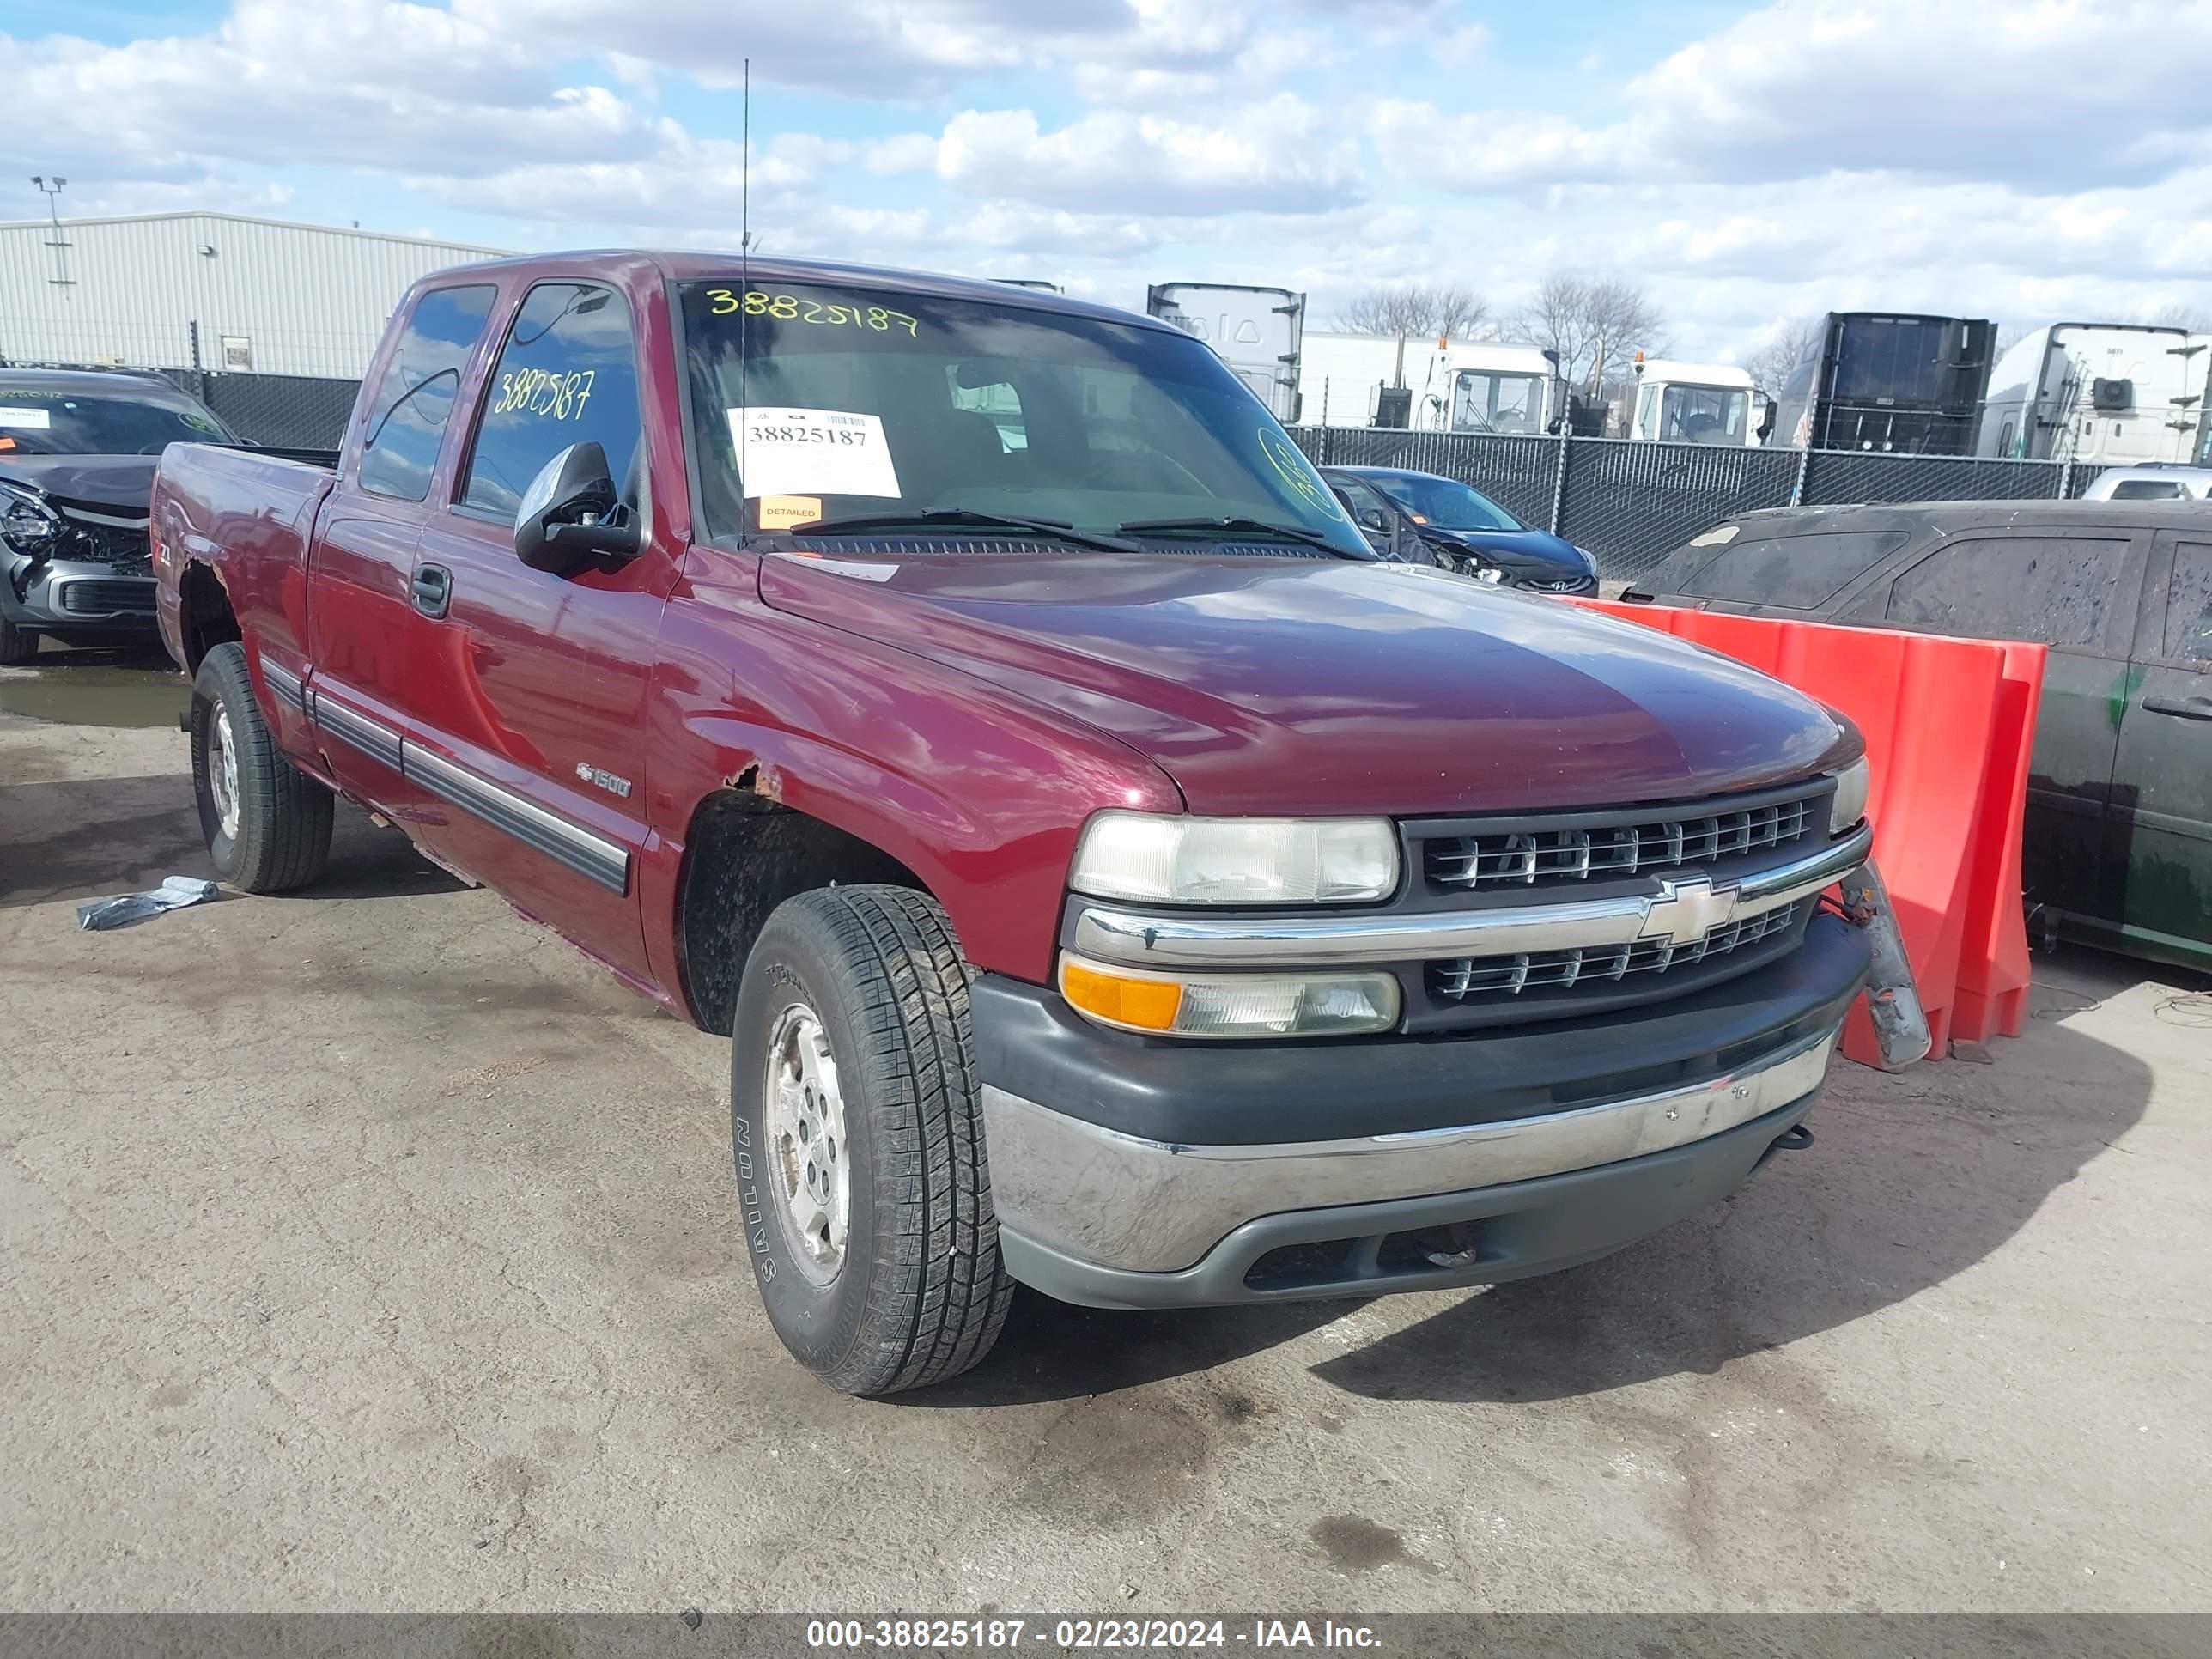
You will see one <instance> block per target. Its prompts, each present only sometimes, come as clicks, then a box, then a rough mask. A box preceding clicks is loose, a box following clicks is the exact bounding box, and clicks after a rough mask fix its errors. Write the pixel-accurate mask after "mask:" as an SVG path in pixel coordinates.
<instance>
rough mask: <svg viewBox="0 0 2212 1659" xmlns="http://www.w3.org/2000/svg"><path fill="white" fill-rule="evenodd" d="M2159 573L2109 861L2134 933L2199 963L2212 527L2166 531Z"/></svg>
mask: <svg viewBox="0 0 2212 1659" xmlns="http://www.w3.org/2000/svg"><path fill="white" fill-rule="evenodd" d="M2151 573H2152V586H2150V587H2149V588H2148V589H2147V590H2146V602H2145V604H2144V605H2143V607H2142V631H2141V633H2140V635H2139V636H2138V645H2137V650H2136V665H2135V667H2134V669H2133V671H2131V672H2130V675H2129V677H2128V679H2129V684H2130V687H2131V688H2132V693H2131V695H2130V696H2128V698H2127V699H2126V712H2125V714H2124V715H2123V716H2122V717H2121V721H2120V743H2119V753H2118V757H2117V759H2116V760H2115V761H2114V763H2113V767H2112V825H2111V840H2110V842H2109V843H2108V845H2109V848H2110V852H2109V855H2108V861H2109V862H2110V863H2111V865H2112V866H2113V867H2114V868H2115V869H2117V870H2118V871H2120V872H2122V876H2121V879H2122V880H2123V882H2124V893H2123V896H2122V901H2123V902H2122V908H2121V912H2120V922H2121V925H2122V927H2124V929H2125V931H2126V932H2127V933H2128V934H2129V935H2130V937H2131V938H2133V939H2136V940H2137V941H2139V942H2142V943H2146V944H2151V945H2166V946H2167V947H2168V948H2169V949H2170V950H2173V951H2175V953H2176V954H2180V955H2190V954H2191V953H2192V952H2194V953H2196V954H2195V959H2196V960H2197V962H2198V963H2200V964H2203V963H2207V962H2208V960H2212V532H2182V531H2163V532H2160V534H2159V537H2158V543H2157V546H2156V548H2155V550H2154V552H2153V554H2152V556H2151ZM2161 576H2163V577H2164V578H2165V580H2164V581H2163V583H2162V584H2161V583H2160V577H2161ZM2160 586H2163V588H2164V592H2163V595H2162V596H2161V595H2160V592H2159V591H2158V590H2159V587H2160Z"/></svg>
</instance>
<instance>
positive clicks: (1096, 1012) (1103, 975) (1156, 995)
mask: <svg viewBox="0 0 2212 1659" xmlns="http://www.w3.org/2000/svg"><path fill="white" fill-rule="evenodd" d="M1060 995H1062V996H1064V997H1066V999H1067V1000H1068V1001H1069V1003H1070V1004H1071V1005H1073V1006H1074V1007H1075V1008H1077V1009H1078V1010H1079V1011H1080V1012H1084V1013H1086V1014H1089V1015H1090V1016H1091V1018H1093V1019H1098V1020H1103V1021H1105V1022H1106V1023H1107V1024H1109V1025H1121V1026H1127V1027H1128V1028H1129V1029H1131V1030H1139V1031H1171V1030H1174V1029H1175V1023H1176V1013H1177V1012H1179V1011H1180V1010H1181V1009H1182V986H1180V985H1178V984H1177V983H1176V981H1173V980H1170V979H1133V978H1130V977H1128V976H1127V975H1121V974H1111V973H1107V972H1105V971H1103V969H1097V968H1093V967H1091V966H1090V965H1089V964H1087V963H1080V962H1077V961H1075V960H1074V959H1073V957H1061V958H1060Z"/></svg>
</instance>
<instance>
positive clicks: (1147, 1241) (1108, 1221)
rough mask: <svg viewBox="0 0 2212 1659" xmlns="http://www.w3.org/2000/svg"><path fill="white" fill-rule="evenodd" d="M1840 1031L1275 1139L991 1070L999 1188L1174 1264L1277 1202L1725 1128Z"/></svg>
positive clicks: (1068, 1222) (1776, 1103) (1076, 1238)
mask: <svg viewBox="0 0 2212 1659" xmlns="http://www.w3.org/2000/svg"><path fill="white" fill-rule="evenodd" d="M1835 1042H1836V1032H1835V1031H1834V1030H1829V1031H1827V1032H1826V1034H1825V1035H1823V1036H1820V1037H1819V1038H1817V1039H1816V1040H1814V1042H1811V1043H1809V1044H1806V1043H1802V1042H1801V1043H1799V1044H1798V1045H1796V1046H1795V1047H1793V1048H1789V1049H1786V1050H1784V1051H1781V1052H1778V1053H1777V1054H1772V1055H1770V1056H1768V1057H1766V1058H1765V1059H1763V1060H1759V1061H1757V1062H1755V1063H1753V1064H1752V1065H1749V1066H1744V1067H1742V1068H1741V1069H1740V1070H1738V1071H1736V1072H1735V1073H1731V1074H1730V1075H1729V1076H1726V1077H1721V1078H1716V1079H1712V1080H1711V1081H1710V1082H1705V1083H1699V1084H1692V1085H1686V1086H1683V1087H1680V1088H1674V1089H1668V1090H1665V1091H1661V1092H1658V1093H1656V1094H1647V1095H1638V1096H1633V1097H1628V1098H1626V1099H1622V1100H1616V1101H1608V1102H1604V1103H1599V1104H1596V1105H1591V1106H1581V1107H1577V1108H1575V1109H1572V1110H1569V1111H1562V1112H1555V1113H1551V1114H1547V1115H1544V1116H1541V1117H1524V1118H1515V1119H1510V1120H1508V1121H1504V1122H1498V1123H1480V1124H1472V1125H1468V1126H1467V1127H1460V1128H1447V1129H1430V1130H1424V1131H1421V1132H1419V1133H1412V1134H1388V1135H1369V1136H1362V1137H1359V1138H1357V1139H1345V1140H1326V1141H1306V1142H1296V1143H1290V1144H1280V1145H1272V1146H1270V1145H1260V1146H1171V1145H1169V1144H1166V1143H1164V1142H1161V1141H1155V1140H1146V1139H1139V1138H1138V1137H1136V1136H1133V1135H1127V1134H1121V1133H1117V1132H1115V1131H1114V1130H1111V1129H1105V1128H1101V1127H1098V1126H1097V1125H1095V1124H1091V1123H1086V1122H1084V1121H1081V1120H1080V1119H1078V1118H1073V1117H1070V1116H1067V1115H1066V1114H1064V1113H1060V1112H1056V1111H1054V1110H1052V1109H1050V1108H1048V1107H1047V1106H1044V1105H1041V1104H1040V1103H1037V1102H1036V1101H1032V1100H1027V1099H1024V1098H1023V1097H1021V1096H1019V1095H1016V1094H1011V1093H1009V1092H1007V1091H1006V1090H1003V1089H1000V1088H995V1087H992V1086H990V1085H986V1086H985V1087H984V1089H983V1114H984V1122H985V1127H986V1133H987V1137H988V1145H989V1149H990V1160H991V1187H992V1194H993V1198H994V1203H995V1206H996V1208H997V1210H998V1213H999V1218H1000V1224H1001V1225H1003V1226H1005V1227H1006V1228H1007V1229H1008V1230H1010V1231H1014V1232H1017V1233H1018V1234H1020V1235H1021V1236H1022V1237H1024V1238H1026V1239H1030V1240H1033V1241H1035V1242H1036V1243H1039V1244H1042V1245H1044V1246H1047V1247H1048V1248H1049V1249H1053V1250H1054V1251H1057V1252H1059V1253H1060V1254H1062V1255H1068V1256H1073V1257H1076V1258H1079V1259H1080V1260H1082V1261H1086V1262H1090V1263H1095V1264H1097V1265H1098V1266H1100V1267H1108V1268H1112V1269H1116V1270H1121V1271H1127V1272H1139V1273H1173V1272H1176V1271H1178V1270H1180V1269H1182V1268H1185V1267H1189V1266H1191V1265H1192V1264H1193V1263H1194V1262H1196V1261H1199V1260H1200V1258H1201V1257H1202V1256H1204V1255H1206V1253H1207V1252H1208V1251H1209V1250H1211V1249H1213V1247H1214V1246H1215V1245H1216V1244H1218V1243H1220V1242H1221V1240H1222V1239H1223V1238H1225V1237H1227V1236H1228V1234H1229V1233H1230V1232H1231V1231H1233V1230H1235V1229H1236V1228H1237V1227H1240V1226H1243V1225H1244V1224H1245V1223H1247V1222H1249V1221H1254V1220H1256V1219H1258V1218H1261V1217H1263V1216H1270V1215H1278V1214H1280V1213H1283V1212H1287V1211H1294V1210H1310V1209H1319V1208H1325V1207H1329V1206H1341V1205H1356V1204H1364V1203H1376V1202H1382V1201H1385V1200H1397V1199H1407V1198H1418V1197H1424V1196H1426V1195H1429V1194H1440V1193H1455V1192H1462V1191H1468V1190H1472V1189H1475V1188H1485V1187H1494V1186H1499V1185H1502V1184H1504V1183H1505V1182H1515V1181H1525V1180H1528V1179H1530V1178H1532V1177H1535V1176H1550V1175H1559V1174H1562V1173H1565V1172H1567V1171H1571V1170H1588V1169H1593V1168H1595V1167H1597V1166H1599V1165H1601V1164H1616V1163H1619V1162H1620V1161H1621V1160H1623V1159H1626V1158H1638V1157H1640V1156H1643V1155H1644V1154H1646V1153H1650V1152H1664V1151H1667V1150H1668V1149H1670V1148H1673V1147H1677V1146H1686V1145H1687V1144H1689V1143H1691V1142H1692V1141H1698V1140H1703V1139H1707V1138H1708V1137H1711V1136H1713V1135H1717V1134H1721V1133H1724V1132H1726V1131H1728V1130H1730V1129H1733V1128H1735V1127H1739V1126H1740V1125H1742V1124H1745V1123H1748V1122H1750V1121H1752V1120H1753V1119H1754V1118H1759V1117H1762V1116H1765V1115H1766V1114H1768V1113H1770V1112H1773V1111H1776V1110H1778V1109H1781V1108H1783V1107H1786V1106H1788V1105H1790V1104H1792V1103H1795V1102H1797V1101H1801V1100H1802V1099H1804V1098H1805V1097H1807V1096H1808V1095H1810V1094H1812V1093H1813V1092H1814V1091H1816V1090H1817V1089H1818V1088H1819V1087H1820V1082H1821V1079H1823V1078H1824V1077H1825V1076H1826V1073H1827V1068H1828V1057H1829V1054H1830V1051H1831V1050H1832V1048H1834V1046H1835Z"/></svg>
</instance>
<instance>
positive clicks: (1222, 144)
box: [937, 93, 1363, 215]
mask: <svg viewBox="0 0 2212 1659" xmlns="http://www.w3.org/2000/svg"><path fill="white" fill-rule="evenodd" d="M937 173H938V176H939V178H940V179H944V180H945V182H946V183H948V184H951V185H958V186H961V187H963V188H964V189H968V190H971V191H975V193H977V194H979V195H986V196H1003V197H1013V198H1017V199H1019V200H1024V201H1030V202H1038V203H1042V204H1050V205H1057V206H1064V207H1069V208H1077V209H1088V210H1108V211H1132V212H1142V213H1154V214H1169V215H1177V214H1202V213H1203V214H1212V213H1224V212H1234V211H1239V210H1274V211H1285V212H1318V211H1320V210H1322V209H1325V208H1328V207H1332V206H1336V205H1340V204H1343V203H1346V202H1350V201H1354V200H1357V199H1358V197H1359V196H1360V195H1361V194H1362V193H1363V191H1362V190H1361V187H1360V185H1359V184H1358V150H1357V149H1356V147H1355V146H1354V145H1352V143H1349V142H1348V141H1346V140H1342V139H1340V138H1338V137H1334V135H1333V134H1332V133H1331V132H1330V131H1329V129H1328V125H1327V123H1326V121H1325V119H1324V117H1323V113H1322V111H1320V110H1318V109H1316V108H1315V107H1314V106H1311V105H1310V104H1307V103H1306V102H1304V100H1301V99H1299V98H1297V97H1295V96H1293V95H1291V94H1287V93H1284V94H1277V95H1276V96H1275V97H1273V98H1271V99H1269V100H1266V101H1265V102H1263V103H1258V104H1252V105H1248V106H1243V107H1242V108H1237V109H1232V110H1227V111H1224V112H1222V114H1221V118H1220V119H1218V121H1217V122H1214V123H1212V124H1200V123H1195V122H1188V121H1179V120H1176V119H1173V118H1170V117H1167V116H1163V115H1149V114H1146V115H1139V114H1133V113H1131V112H1126V111H1120V110H1094V111H1092V112H1091V113H1089V114H1087V115H1085V116H1082V117H1081V118H1079V119H1077V120H1075V121H1073V122H1071V123H1070V124H1068V125H1066V126H1064V127H1060V128H1058V129H1056V130H1054V131H1050V132H1047V131H1042V130H1041V129H1040V128H1039V126H1038V125H1037V119H1036V115H1035V114H1034V113H1033V112H1030V111H1029V110H1026V109H1003V110H988V111H985V110H969V111H967V112H964V113H962V114H960V115H957V116H955V117H953V118H952V119H951V121H950V122H948V123H947V124H946V125H945V134H944V137H943V138H942V139H941V140H940V141H939V144H938V149H937Z"/></svg>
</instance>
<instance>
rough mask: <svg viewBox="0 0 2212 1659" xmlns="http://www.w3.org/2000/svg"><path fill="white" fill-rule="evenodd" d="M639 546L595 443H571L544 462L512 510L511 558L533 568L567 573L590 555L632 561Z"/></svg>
mask: <svg viewBox="0 0 2212 1659" xmlns="http://www.w3.org/2000/svg"><path fill="white" fill-rule="evenodd" d="M643 544H644V538H643V537H642V535H641V532H640V531H639V528H638V523H637V517H636V515H635V513H632V512H631V511H630V510H629V508H628V507H624V506H623V504H622V497H621V496H620V495H617V494H616V492H615V482H614V478H613V477H612V476H611V474H610V473H609V472H608V471H607V453H606V451H605V450H604V449H602V448H600V447H599V445H597V444H595V443H590V442H586V443H580V444H570V445H569V446H568V447H567V448H566V449H564V450H562V452H561V453H559V454H557V455H556V456H555V457H554V458H553V459H551V460H550V461H548V462H546V463H545V465H544V466H543V467H541V468H539V469H538V476H537V477H535V478H532V480H531V481H530V488H529V489H526V490H524V491H523V492H522V504H521V505H520V507H516V508H515V511H514V556H515V557H517V558H518V559H520V560H521V561H522V562H523V563H525V564H526V565H528V566H529V567H530V568H532V570H548V571H550V572H552V573H553V574H555V575H556V576H558V575H566V574H568V572H569V571H571V570H573V569H574V568H576V567H577V566H578V565H579V564H580V563H582V562H584V560H585V559H586V558H588V557H589V556H592V554H594V553H596V554H598V555H599V556H601V557H603V558H610V559H634V558H635V557H636V556H637V555H638V551H639V550H640V549H641V547H642V546H643Z"/></svg>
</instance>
